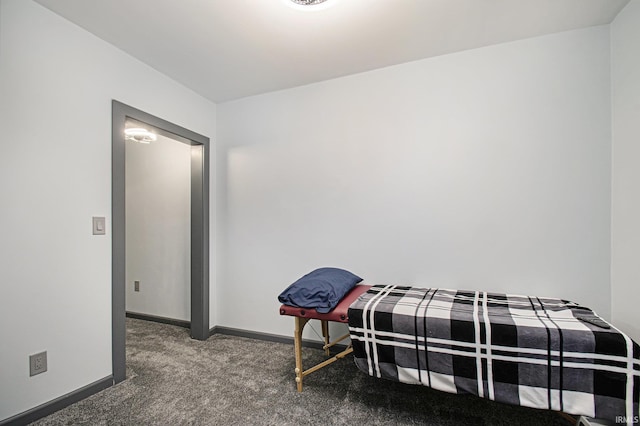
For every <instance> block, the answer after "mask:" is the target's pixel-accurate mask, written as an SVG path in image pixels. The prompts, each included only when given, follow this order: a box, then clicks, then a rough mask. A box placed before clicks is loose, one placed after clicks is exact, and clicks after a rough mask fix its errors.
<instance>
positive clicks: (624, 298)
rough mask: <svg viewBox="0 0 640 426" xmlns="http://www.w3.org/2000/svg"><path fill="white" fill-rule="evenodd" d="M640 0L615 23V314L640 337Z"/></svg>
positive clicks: (627, 329)
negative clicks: (639, 309) (639, 310)
mask: <svg viewBox="0 0 640 426" xmlns="http://www.w3.org/2000/svg"><path fill="white" fill-rule="evenodd" d="M638 52H640V1H638V0H631V2H630V3H629V4H628V5H627V6H626V7H625V8H624V9H623V10H622V11H621V12H620V14H618V16H617V17H616V19H615V21H613V23H612V24H611V62H612V76H611V77H612V78H611V81H612V92H613V95H612V117H613V120H612V129H613V154H612V157H613V160H612V163H613V182H612V209H611V216H612V226H611V233H612V245H611V314H612V318H613V321H614V323H615V324H616V325H617V326H618V327H620V328H621V329H622V330H623V331H625V332H626V333H628V334H629V335H630V336H631V337H633V338H634V339H635V340H636V341H638V342H640V314H638V303H640V191H639V190H638V187H639V185H640V54H639V53H638Z"/></svg>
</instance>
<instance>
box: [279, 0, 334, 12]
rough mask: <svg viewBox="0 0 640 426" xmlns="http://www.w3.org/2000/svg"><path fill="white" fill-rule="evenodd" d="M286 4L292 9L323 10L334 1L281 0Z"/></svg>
mask: <svg viewBox="0 0 640 426" xmlns="http://www.w3.org/2000/svg"><path fill="white" fill-rule="evenodd" d="M283 1H284V2H285V3H287V5H288V6H289V7H291V8H293V9H297V10H302V11H305V12H310V11H317V10H324V9H326V8H328V7H329V6H331V5H333V4H334V3H335V2H333V1H328V0H283Z"/></svg>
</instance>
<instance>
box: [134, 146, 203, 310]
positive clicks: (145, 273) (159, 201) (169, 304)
mask: <svg viewBox="0 0 640 426" xmlns="http://www.w3.org/2000/svg"><path fill="white" fill-rule="evenodd" d="M125 150H126V155H125V157H126V172H125V173H126V221H127V227H126V246H127V251H126V253H127V260H126V276H127V278H126V282H127V284H126V309H127V312H135V313H140V314H149V315H155V316H160V317H164V318H172V319H178V320H185V321H190V320H191V299H190V297H191V289H190V285H191V284H190V283H191V146H189V145H187V144H184V143H182V142H179V141H177V140H175V139H170V138H168V137H165V136H163V135H158V140H157V141H155V142H152V143H150V144H142V143H135V142H131V143H127V144H126V145H125ZM135 280H137V281H139V282H140V291H138V292H136V291H134V281H135Z"/></svg>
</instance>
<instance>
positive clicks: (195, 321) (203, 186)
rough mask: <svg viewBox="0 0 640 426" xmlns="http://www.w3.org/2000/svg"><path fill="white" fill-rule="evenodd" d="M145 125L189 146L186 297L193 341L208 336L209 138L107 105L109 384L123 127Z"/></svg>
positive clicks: (118, 293)
mask: <svg viewBox="0 0 640 426" xmlns="http://www.w3.org/2000/svg"><path fill="white" fill-rule="evenodd" d="M128 120H129V121H135V122H138V123H143V124H147V125H149V126H150V127H153V128H154V129H156V130H157V131H158V133H159V134H161V135H164V136H167V137H170V138H172V139H174V140H177V141H179V142H181V143H184V144H186V145H188V146H190V148H191V149H190V151H191V194H190V196H191V201H190V215H191V223H190V237H191V244H190V246H191V259H190V272H191V274H190V275H191V285H190V290H191V297H190V299H191V300H190V304H191V309H190V312H191V314H190V316H191V321H190V332H191V337H192V338H193V339H198V340H206V339H207V338H208V337H209V138H207V137H205V136H202V135H200V134H197V133H195V132H192V131H190V130H187V129H185V128H183V127H180V126H177V125H175V124H173V123H170V122H168V121H166V120H163V119H161V118H158V117H156V116H153V115H151V114H148V113H145V112H144V111H141V110H138V109H136V108H133V107H130V106H128V105H125V104H123V103H121V102H118V101H115V100H114V101H112V136H111V138H112V186H111V191H112V364H113V380H114V383H119V382H121V381H123V380H124V379H125V378H126V355H125V337H126V327H125V309H126V308H125V299H126V297H125V290H126V210H125V207H126V203H125V197H126V195H125V191H126V180H125V167H126V161H125V158H126V157H125V127H126V122H127V121H128Z"/></svg>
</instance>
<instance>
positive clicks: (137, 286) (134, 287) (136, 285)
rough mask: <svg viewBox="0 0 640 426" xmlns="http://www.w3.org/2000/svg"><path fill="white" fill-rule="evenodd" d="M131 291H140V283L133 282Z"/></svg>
mask: <svg viewBox="0 0 640 426" xmlns="http://www.w3.org/2000/svg"><path fill="white" fill-rule="evenodd" d="M133 291H140V281H134V282H133Z"/></svg>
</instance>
